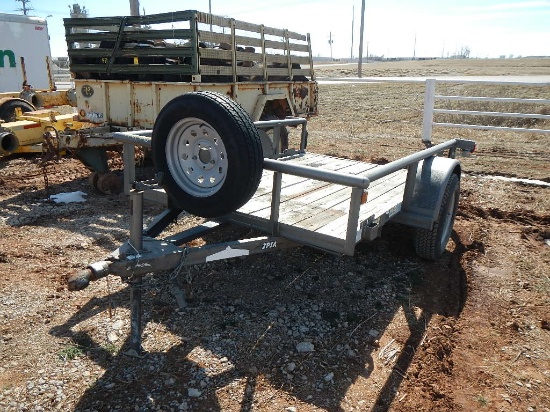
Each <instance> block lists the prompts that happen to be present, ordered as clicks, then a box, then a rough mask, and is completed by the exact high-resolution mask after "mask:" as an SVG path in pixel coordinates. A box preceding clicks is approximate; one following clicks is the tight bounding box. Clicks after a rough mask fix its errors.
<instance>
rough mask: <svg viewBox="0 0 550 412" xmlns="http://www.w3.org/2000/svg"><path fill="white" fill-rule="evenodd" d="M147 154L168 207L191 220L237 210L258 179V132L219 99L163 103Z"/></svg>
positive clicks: (204, 95) (197, 96)
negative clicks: (150, 151) (191, 218)
mask: <svg viewBox="0 0 550 412" xmlns="http://www.w3.org/2000/svg"><path fill="white" fill-rule="evenodd" d="M152 149H153V161H154V163H155V170H156V172H157V173H158V174H159V176H160V180H161V185H162V186H163V188H164V189H165V190H166V193H167V194H168V197H169V198H170V200H171V202H172V204H173V205H174V206H177V207H179V208H181V209H183V210H185V211H187V212H189V213H191V214H194V215H197V216H202V217H219V216H223V215H226V214H228V213H230V212H233V211H235V210H237V209H238V208H240V207H241V206H242V205H244V204H245V203H246V202H247V201H248V200H249V199H250V198H251V197H252V195H253V194H254V192H255V191H256V189H257V188H258V184H259V183H260V179H261V176H262V169H263V156H262V144H261V141H260V135H259V133H258V130H257V129H256V127H255V126H254V123H253V122H252V120H251V119H250V117H249V116H248V114H247V113H246V112H245V111H244V109H243V108H242V107H241V106H239V105H238V104H237V103H236V102H235V101H233V100H231V99H230V98H228V97H227V96H224V95H222V94H219V93H214V92H207V91H200V92H194V93H188V94H184V95H182V96H179V97H176V98H175V99H173V100H171V101H170V102H168V104H166V106H164V107H163V108H162V110H161V111H160V113H159V115H158V117H157V119H156V121H155V124H154V127H153V136H152Z"/></svg>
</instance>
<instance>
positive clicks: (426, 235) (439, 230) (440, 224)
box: [414, 173, 460, 260]
mask: <svg viewBox="0 0 550 412" xmlns="http://www.w3.org/2000/svg"><path fill="white" fill-rule="evenodd" d="M459 197H460V178H459V176H458V175H457V174H456V173H453V174H452V175H451V177H450V178H449V181H448V182H447V186H446V187H445V192H444V193H443V199H442V201H441V206H440V208H439V213H438V218H437V221H436V222H435V223H434V224H433V227H432V229H430V230H428V229H416V232H415V236H414V247H415V250H416V253H417V254H418V255H419V256H420V257H422V258H424V259H429V260H436V259H438V258H439V257H441V255H442V254H443V252H444V251H445V248H446V247H447V243H448V242H449V238H450V237H451V232H452V230H453V225H454V220H455V217H456V211H457V209H458V200H459Z"/></svg>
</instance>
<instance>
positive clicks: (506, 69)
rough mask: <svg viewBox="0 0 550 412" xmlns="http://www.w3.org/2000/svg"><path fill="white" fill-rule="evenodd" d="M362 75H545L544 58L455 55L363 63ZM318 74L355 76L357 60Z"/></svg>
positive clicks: (549, 68) (548, 62)
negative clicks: (464, 57) (497, 57)
mask: <svg viewBox="0 0 550 412" xmlns="http://www.w3.org/2000/svg"><path fill="white" fill-rule="evenodd" d="M362 72H363V76H365V77H370V76H377V77H378V76H380V77H386V76H398V77H399V76H434V75H438V76H443V75H448V76H523V75H532V76H533V75H548V74H549V73H550V58H546V59H527V58H526V59H456V60H449V59H445V60H407V61H389V62H369V63H364V64H363V70H362ZM315 74H316V75H317V76H318V77H343V76H357V64H356V63H355V64H349V65H335V66H333V67H329V66H328V67H327V65H323V66H322V67H319V68H316V69H315Z"/></svg>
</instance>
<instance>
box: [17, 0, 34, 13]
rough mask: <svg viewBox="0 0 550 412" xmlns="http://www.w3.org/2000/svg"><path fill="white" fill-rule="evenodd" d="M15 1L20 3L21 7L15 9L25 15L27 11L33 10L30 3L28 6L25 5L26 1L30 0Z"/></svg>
mask: <svg viewBox="0 0 550 412" xmlns="http://www.w3.org/2000/svg"><path fill="white" fill-rule="evenodd" d="M15 1H16V2H18V3H21V8H20V9H17V11H22V12H23V14H24V15H25V16H26V15H27V14H28V13H29V11H31V10H33V8H32V7H30V4H29V6H27V3H30V2H31V1H30V0H15Z"/></svg>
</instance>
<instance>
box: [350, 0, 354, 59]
mask: <svg viewBox="0 0 550 412" xmlns="http://www.w3.org/2000/svg"><path fill="white" fill-rule="evenodd" d="M354 25H355V4H354V5H353V6H352V11H351V55H350V59H351V60H353V26H354Z"/></svg>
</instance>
